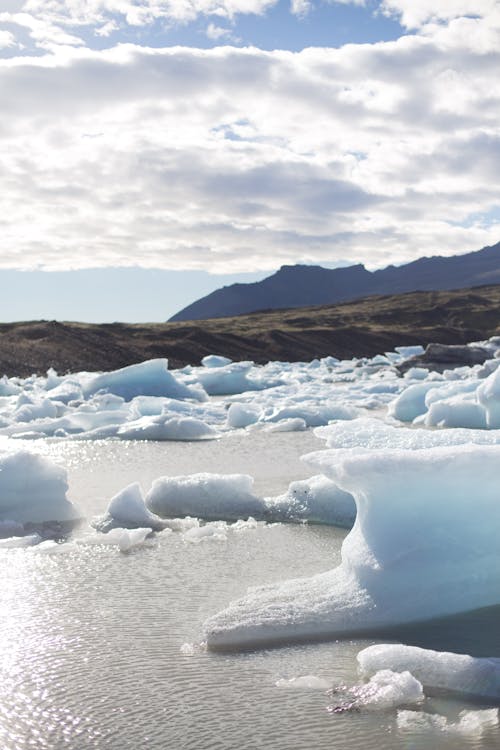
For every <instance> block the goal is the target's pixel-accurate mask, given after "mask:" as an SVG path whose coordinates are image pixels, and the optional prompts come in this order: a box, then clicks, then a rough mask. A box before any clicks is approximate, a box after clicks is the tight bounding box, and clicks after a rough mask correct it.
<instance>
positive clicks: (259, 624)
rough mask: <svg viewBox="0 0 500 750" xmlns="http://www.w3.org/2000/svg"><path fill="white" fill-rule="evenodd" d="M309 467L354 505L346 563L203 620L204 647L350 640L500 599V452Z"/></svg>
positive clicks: (394, 453) (387, 457) (337, 457)
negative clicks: (349, 637) (346, 493)
mask: <svg viewBox="0 0 500 750" xmlns="http://www.w3.org/2000/svg"><path fill="white" fill-rule="evenodd" d="M307 461H308V463H310V464H311V465H313V466H314V467H315V468H316V469H319V470H320V471H321V472H322V473H324V474H326V475H327V476H328V477H329V478H330V479H332V480H333V481H334V482H335V483H336V484H337V485H338V486H339V487H340V488H341V489H343V490H345V491H346V492H350V493H352V495H353V496H354V498H355V501H356V506H357V517H356V522H355V524H354V527H353V529H352V530H351V532H350V533H349V534H348V535H347V537H346V539H345V540H344V543H343V545H342V562H341V565H340V566H339V567H337V568H335V569H334V570H331V571H328V572H326V573H322V574H319V575H316V576H313V577H312V578H304V579H296V580H291V581H286V582H284V583H279V584H275V585H271V586H267V587H261V588H256V589H253V590H252V591H250V592H249V593H248V594H247V596H246V597H243V598H242V599H240V600H238V601H236V602H233V603H232V604H230V605H229V607H228V608H227V609H226V610H224V611H222V612H221V613H219V614H218V615H216V616H214V617H212V618H211V619H209V620H208V621H207V622H206V623H205V627H204V632H205V637H206V640H207V642H208V645H209V646H211V647H213V648H227V647H241V646H247V645H250V644H255V643H269V642H279V641H285V640H304V639H311V638H313V639H314V638H319V637H323V638H324V637H334V636H340V635H343V636H346V635H351V634H356V633H361V632H372V631H375V630H376V629H380V628H383V627H386V626H390V625H395V624H400V623H405V622H418V621H420V620H422V619H431V618H433V617H438V616H442V615H448V614H453V613H457V612H463V611H468V610H472V609H475V608H478V607H485V606H489V605H493V604H498V603H500V547H499V545H498V528H499V526H500V503H499V502H498V478H499V466H500V447H499V446H478V445H460V446H453V447H451V448H450V447H438V448H431V449H422V450H396V449H390V450H386V451H384V450H345V449H344V450H338V451H332V450H330V451H321V452H317V453H315V454H310V455H309V456H307ZM477 477H481V481H480V482H477V481H476V478H477ZM485 518H487V519H488V523H485V522H484V519H485ZM417 530H418V533H417Z"/></svg>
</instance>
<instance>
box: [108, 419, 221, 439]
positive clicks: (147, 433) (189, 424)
mask: <svg viewBox="0 0 500 750" xmlns="http://www.w3.org/2000/svg"><path fill="white" fill-rule="evenodd" d="M116 436H117V437H119V438H121V439H122V440H211V439H214V438H217V437H219V433H218V432H217V430H215V429H214V428H213V427H211V426H210V425H208V424H206V423H205V422H202V421H201V420H200V419H195V418H194V417H171V416H170V415H169V414H161V415H160V416H157V417H141V418H140V419H137V420H136V421H135V422H127V423H126V424H124V425H122V426H121V427H119V429H118V430H117V432H116Z"/></svg>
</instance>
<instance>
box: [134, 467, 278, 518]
mask: <svg viewBox="0 0 500 750" xmlns="http://www.w3.org/2000/svg"><path fill="white" fill-rule="evenodd" d="M146 505H147V507H148V508H149V509H150V510H151V511H152V512H153V513H155V514H157V515H158V516H161V517H162V518H167V517H171V518H176V517H182V516H195V517H198V518H203V519H206V520H235V521H236V520H238V519H241V518H247V517H248V516H253V517H258V518H262V516H263V515H264V511H265V503H264V501H263V500H262V498H260V497H257V496H256V495H255V494H254V493H253V478H252V477H251V476H248V475H246V474H209V473H201V474H189V475H183V476H176V477H160V478H159V479H157V480H156V481H155V482H153V486H152V487H151V489H150V491H149V492H148V494H147V496H146Z"/></svg>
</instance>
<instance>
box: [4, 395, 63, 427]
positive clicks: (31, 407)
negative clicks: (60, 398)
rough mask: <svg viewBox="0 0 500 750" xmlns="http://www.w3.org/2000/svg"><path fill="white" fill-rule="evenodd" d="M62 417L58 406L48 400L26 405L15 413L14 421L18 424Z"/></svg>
mask: <svg viewBox="0 0 500 750" xmlns="http://www.w3.org/2000/svg"><path fill="white" fill-rule="evenodd" d="M59 416H61V413H60V411H59V410H58V408H57V406H56V404H55V403H54V402H53V401H52V400H51V399H48V398H45V399H41V400H39V401H33V402H32V403H30V404H24V405H23V406H20V407H19V409H16V411H15V412H14V415H13V417H14V419H15V420H16V421H17V422H31V421H32V420H33V419H44V418H49V419H55V418H56V417H59Z"/></svg>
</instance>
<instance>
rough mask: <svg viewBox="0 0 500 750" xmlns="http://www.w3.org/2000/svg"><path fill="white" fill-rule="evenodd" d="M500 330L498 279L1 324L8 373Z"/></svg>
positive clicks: (456, 340) (287, 354)
mask: <svg viewBox="0 0 500 750" xmlns="http://www.w3.org/2000/svg"><path fill="white" fill-rule="evenodd" d="M498 334H500V285H497V286H484V287H481V288H479V287H476V288H475V289H472V290H471V289H462V290H459V291H457V290H455V291H451V292H448V291H443V292H432V291H431V292H410V293H407V294H398V295H392V296H387V297H380V296H371V297H365V298H364V299H362V300H358V301H353V302H342V303H340V304H338V305H324V306H322V307H303V308H301V309H300V310H297V309H293V308H292V309H289V310H271V311H269V312H257V313H252V314H250V315H239V316H237V317H234V318H216V319H212V320H204V321H201V322H196V321H194V322H193V321H187V322H182V323H149V324H148V323H144V324H143V323H137V324H128V323H108V324H103V325H96V324H90V323H88V324H85V323H59V322H56V321H33V322H26V323H0V375H1V374H2V373H6V374H8V375H20V376H23V377H25V376H28V375H31V373H34V372H36V373H39V374H42V373H45V372H46V371H47V369H48V368H49V367H54V368H55V369H56V370H57V371H58V372H60V373H63V372H79V371H80V370H113V369H116V368H118V367H125V365H131V364H134V363H136V362H142V361H143V360H145V359H150V358H154V357H168V359H169V362H170V365H171V367H172V368H174V367H184V366H185V365H187V364H193V365H194V364H199V362H200V361H201V359H202V357H204V356H205V355H207V354H214V353H217V354H222V355H224V356H226V357H230V358H231V359H233V360H242V359H243V360H246V359H253V360H254V361H255V362H259V363H264V362H268V361H269V360H282V361H289V362H296V361H299V360H302V361H308V360H310V359H313V358H315V357H326V356H327V355H333V356H335V357H339V358H347V359H350V358H351V357H365V356H367V357H368V356H373V355H374V354H379V353H381V352H384V351H390V350H392V349H394V347H395V346H398V345H401V344H402V345H404V344H423V345H425V344H428V343H430V342H439V343H441V344H464V343H466V342H468V341H478V340H480V339H484V338H488V337H489V336H492V335H498Z"/></svg>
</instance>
